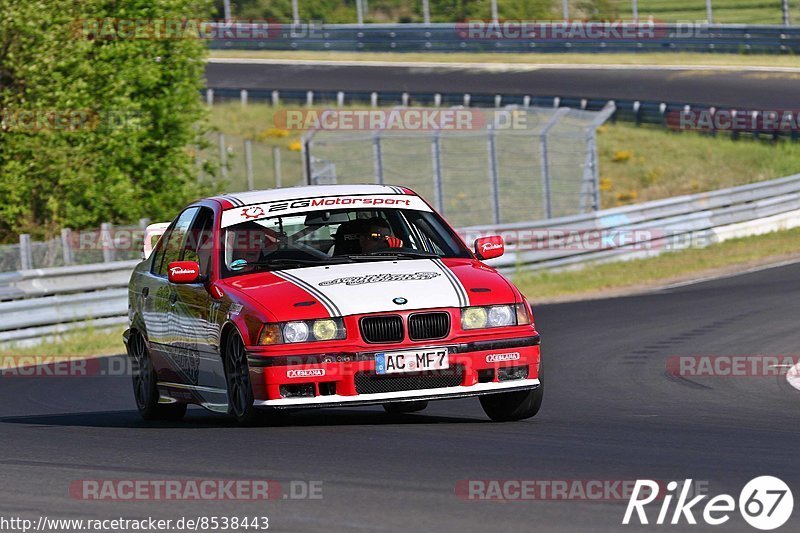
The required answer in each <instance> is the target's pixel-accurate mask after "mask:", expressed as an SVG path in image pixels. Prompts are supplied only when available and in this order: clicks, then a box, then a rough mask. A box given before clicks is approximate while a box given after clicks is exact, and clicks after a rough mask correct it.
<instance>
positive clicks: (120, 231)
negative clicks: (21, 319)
mask: <svg viewBox="0 0 800 533" xmlns="http://www.w3.org/2000/svg"><path fill="white" fill-rule="evenodd" d="M147 224H149V220H148V219H142V220H141V221H140V222H139V225H138V226H114V225H112V224H102V225H101V227H100V228H99V229H94V230H83V231H72V230H70V229H66V228H65V229H63V230H61V235H60V236H59V237H57V238H54V239H49V240H46V241H34V240H32V239H31V236H30V235H28V234H22V235H20V236H19V243H18V244H4V245H0V272H9V271H13V270H29V269H32V268H50V267H61V266H70V265H89V264H93V263H110V262H112V261H126V260H131V259H139V258H141V256H142V248H143V244H144V229H145V228H146V227H147Z"/></svg>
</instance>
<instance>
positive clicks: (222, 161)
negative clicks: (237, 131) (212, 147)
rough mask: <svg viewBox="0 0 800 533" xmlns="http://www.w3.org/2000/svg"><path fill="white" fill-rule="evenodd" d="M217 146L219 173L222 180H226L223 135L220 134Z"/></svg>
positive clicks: (226, 162) (225, 153) (226, 161)
mask: <svg viewBox="0 0 800 533" xmlns="http://www.w3.org/2000/svg"><path fill="white" fill-rule="evenodd" d="M217 140H218V144H219V172H220V176H222V179H224V180H226V179H228V149H227V148H226V147H225V134H224V133H222V132H220V134H219V138H218V139H217Z"/></svg>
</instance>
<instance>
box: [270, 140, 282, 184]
mask: <svg viewBox="0 0 800 533" xmlns="http://www.w3.org/2000/svg"><path fill="white" fill-rule="evenodd" d="M272 168H273V169H274V171H275V187H276V188H278V189H280V188H281V187H283V177H282V176H281V149H280V147H279V146H273V147H272Z"/></svg>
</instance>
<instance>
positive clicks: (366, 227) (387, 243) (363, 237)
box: [356, 217, 403, 254]
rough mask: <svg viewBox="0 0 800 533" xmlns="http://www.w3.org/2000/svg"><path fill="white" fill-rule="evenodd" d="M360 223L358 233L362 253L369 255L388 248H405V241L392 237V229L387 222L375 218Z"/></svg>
mask: <svg viewBox="0 0 800 533" xmlns="http://www.w3.org/2000/svg"><path fill="white" fill-rule="evenodd" d="M359 222H360V224H358V226H357V228H356V231H357V232H358V242H359V244H360V245H361V253H363V254H369V253H372V252H377V251H380V250H386V249H388V248H402V247H403V241H402V240H401V239H398V238H397V237H395V236H393V235H392V229H391V228H390V227H389V223H388V222H387V221H386V220H384V219H382V218H378V217H375V218H368V219H364V220H363V221H359Z"/></svg>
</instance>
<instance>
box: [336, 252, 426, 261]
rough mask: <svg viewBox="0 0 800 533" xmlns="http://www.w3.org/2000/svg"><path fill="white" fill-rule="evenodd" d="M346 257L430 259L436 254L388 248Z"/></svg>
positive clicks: (357, 258)
mask: <svg viewBox="0 0 800 533" xmlns="http://www.w3.org/2000/svg"><path fill="white" fill-rule="evenodd" d="M347 257H349V258H351V259H355V260H359V259H375V258H376V257H382V258H384V257H385V258H395V259H396V258H402V257H405V258H409V259H431V258H438V257H439V255H438V254H434V253H431V252H404V251H394V252H393V251H390V250H380V251H377V252H371V253H367V254H352V255H348V256H347Z"/></svg>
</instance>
